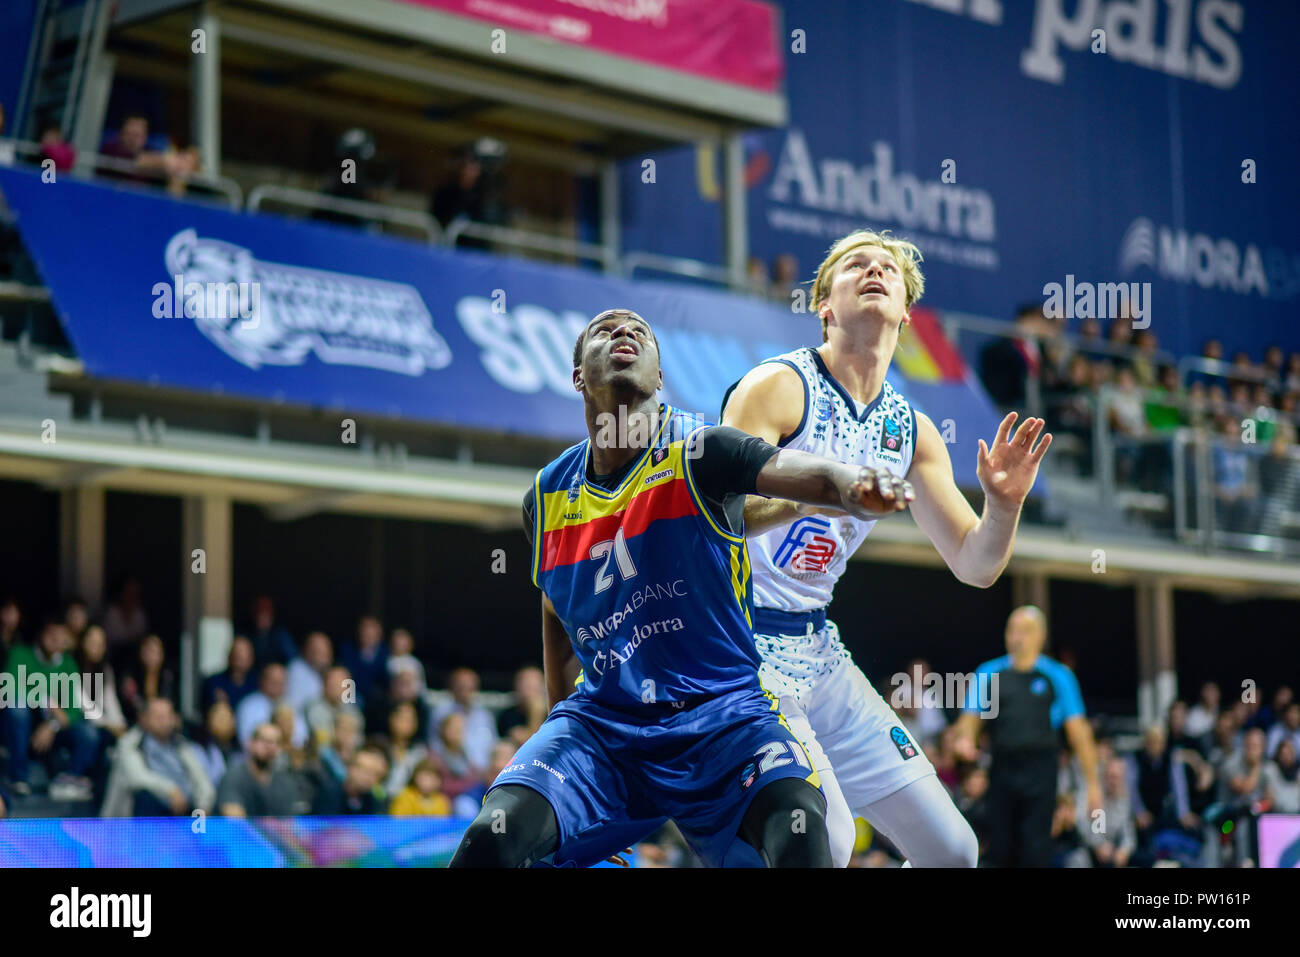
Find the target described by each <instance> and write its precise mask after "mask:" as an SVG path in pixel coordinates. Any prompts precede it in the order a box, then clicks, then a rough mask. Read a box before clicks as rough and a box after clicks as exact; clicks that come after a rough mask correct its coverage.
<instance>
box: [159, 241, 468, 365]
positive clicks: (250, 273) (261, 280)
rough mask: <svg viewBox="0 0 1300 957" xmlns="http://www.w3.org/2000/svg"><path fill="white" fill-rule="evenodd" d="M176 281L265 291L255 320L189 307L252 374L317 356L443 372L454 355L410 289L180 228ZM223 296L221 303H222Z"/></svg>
mask: <svg viewBox="0 0 1300 957" xmlns="http://www.w3.org/2000/svg"><path fill="white" fill-rule="evenodd" d="M163 258H164V259H165V261H166V263H167V272H168V275H170V276H184V278H185V288H189V286H190V284H191V283H195V284H198V285H200V286H202V287H204V288H211V289H216V288H218V287H226V288H228V287H229V285H230V284H235V285H236V286H237V287H238V286H240V284H243V283H251V284H252V287H253V288H257V289H259V290H260V299H259V301H258V302H257V303H256V316H255V319H256V321H255V322H249V321H247V317H241V316H240V315H239V310H238V302H237V301H236V302H235V303H234V304H233V305H234V308H232V307H231V306H232V304H231V303H230V302H229V301H226V302H224V303H222V304H221V305H219V306H218V308H216V309H215V310H213V309H209V308H203V309H197V308H196V309H190V308H188V307H187V308H186V310H185V314H186V315H187V316H189V317H191V318H193V319H194V324H195V325H196V326H197V327H198V329H199V331H200V332H202V333H203V334H204V335H205V336H207V337H208V338H209V339H210V340H212V342H214V343H215V344H216V345H217V346H218V347H219V348H220V349H221V350H222V351H223V352H225V353H226V354H227V355H229V356H230V357H231V358H232V359H234V360H235V361H237V362H240V363H243V364H244V365H246V366H248V367H249V368H250V369H259V368H261V367H262V366H263V365H281V366H289V365H301V364H302V363H303V362H305V361H306V359H307V356H308V355H312V354H314V355H315V356H316V358H317V359H319V360H320V361H321V362H327V363H330V364H331V365H353V366H365V367H367V368H372V369H383V370H386V371H388V372H400V373H402V374H404V375H412V376H415V375H422V374H423V373H425V372H426V371H428V370H430V369H442V368H445V367H446V366H447V365H448V364H449V363H450V362H451V358H452V356H451V349H450V348H449V347H448V345H447V343H446V341H444V340H443V338H442V336H440V335H439V334H438V332H437V331H436V330H435V329H434V328H433V317H432V316H431V315H430V314H429V310H428V308H427V307H426V306H425V304H424V300H423V299H422V298H421V297H420V293H419V292H418V291H417V290H416V288H415V287H414V286H411V285H407V284H406V283H398V282H387V281H385V280H380V279H367V278H366V277H364V276H353V275H349V274H347V273H341V272H329V271H327V270H323V269H308V268H306V267H303V266H289V265H285V264H283V263H273V262H266V261H264V260H259V259H256V258H254V256H253V254H252V252H251V251H250V250H248V249H245V248H244V247H242V246H237V245H235V244H234V243H228V242H224V241H222V240H219V239H201V238H200V237H199V236H198V235H197V234H196V233H195V231H194V230H193V229H184V230H181V231H180V232H178V233H177V234H176V235H174V236H173V237H172V238H171V240H170V241H168V243H167V250H166V253H165V254H164V257H163ZM223 298H224V297H223Z"/></svg>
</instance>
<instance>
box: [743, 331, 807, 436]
mask: <svg viewBox="0 0 1300 957" xmlns="http://www.w3.org/2000/svg"><path fill="white" fill-rule="evenodd" d="M801 351H802V350H801ZM797 355H798V353H795V352H790V353H785V354H784V355H779V356H773V357H772V358H770V359H764V360H763V361H762V362H760V363H759V364H758V365H756V366H754V368H752V369H750V370H749V371H748V372H746V373H745V374H744V375H743V376H741V378H740V379H739V380H738V381H737V382H735V383H733V384H732V386H731V387H730V388H729V389H727V391H726V394H725V395H724V396H723V397H722V410H723V413H724V418H725V413H726V411H727V410H728V409H729V408H730V409H731V411H732V413H733V415H734V414H737V413H740V414H752V413H753V411H754V410H761V411H762V413H763V415H764V416H765V417H766V416H770V415H772V414H774V413H775V414H777V415H778V416H779V417H780V418H781V421H780V422H779V423H777V424H778V425H780V426H781V431H782V433H783V434H784V433H788V432H789V431H791V429H792V428H793V427H794V424H795V423H796V422H800V421H802V415H803V413H804V412H805V407H806V406H807V404H808V379H807V375H808V372H807V371H805V370H804V369H802V368H801V367H800V364H799V362H798V361H796V357H797ZM787 418H788V419H789V421H785V420H786V419H787ZM794 431H797V429H794Z"/></svg>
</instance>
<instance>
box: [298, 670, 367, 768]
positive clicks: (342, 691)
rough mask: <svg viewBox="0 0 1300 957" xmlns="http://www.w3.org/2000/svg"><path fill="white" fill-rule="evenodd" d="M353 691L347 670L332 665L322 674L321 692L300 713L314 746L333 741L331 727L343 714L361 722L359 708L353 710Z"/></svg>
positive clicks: (355, 698)
mask: <svg viewBox="0 0 1300 957" xmlns="http://www.w3.org/2000/svg"><path fill="white" fill-rule="evenodd" d="M356 701H357V689H356V687H355V686H354V685H353V683H352V677H351V675H349V674H348V669H347V668H344V667H343V666H342V665H335V666H334V667H332V668H330V669H329V671H327V672H325V682H324V686H323V689H322V691H321V693H320V695H319V697H317V698H316V699H315V700H313V701H309V702H307V707H306V708H304V709H303V714H304V716H305V717H306V719H307V727H308V729H309V730H310V731H311V734H312V737H313V738H314V739H315V741H316V746H317V747H318V748H319V747H323V746H324V745H327V744H329V743H330V742H331V741H332V740H333V739H334V725H335V723H336V722H337V721H338V716H339V715H340V714H342V713H343V712H345V711H350V712H352V713H353V714H354V715H356V718H357V721H361V720H362V714H361V709H360V708H358V707H357V704H356Z"/></svg>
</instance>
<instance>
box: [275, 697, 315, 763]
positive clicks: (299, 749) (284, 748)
mask: <svg viewBox="0 0 1300 957" xmlns="http://www.w3.org/2000/svg"><path fill="white" fill-rule="evenodd" d="M271 723H272V724H273V725H275V726H276V727H277V728H279V729H280V740H281V741H287V742H289V743H288V744H284V745H281V747H280V764H281V766H282V767H286V768H288V769H289V770H291V771H294V772H295V773H297V772H301V771H303V770H305V769H306V767H307V765H308V764H309V763H310V760H309V757H308V754H307V744H308V742H309V741H310V738H309V736H308V735H307V734H306V733H304V731H303V729H304V727H305V724H306V723H305V722H304V721H303V719H302V713H301V712H299V711H298V709H297V708H295V707H294V706H293V705H291V704H289V702H288V701H279V702H276V704H275V707H273V708H272V709H271Z"/></svg>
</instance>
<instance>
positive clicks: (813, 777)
mask: <svg viewBox="0 0 1300 957" xmlns="http://www.w3.org/2000/svg"><path fill="white" fill-rule="evenodd" d="M758 686H759V687H760V688H762V689H763V697H764V698H766V699H767V700H768V701H769V702H770V703H771V705H772V710H773V711H775V712H776V720H777V721H779V722H780V723H781V727H783V728H785V729H786V730H787V731H789V732H790V737H792V738H794V740H795V743H797V744H798V745H799V750H800V751H802V752H803V756H804V764H805V766H806V767H809V768H811V769H812V773H811V774H806V775H804V780H805V781H807V782H808V783H809V784H811V785H812V786H813V787H815V788H820V787H821V786H822V776H821V775H820V774H818V773H817V765H815V764H813V759H812V755H811V754H809V753H808V749H807V748H805V747H804V746H803V742H802V741H800V740H799V735H797V734H795V733H794V729H793V728H791V727H790V723H789V722H788V721H786V720H785V715H783V714H782V713H781V700H780V699H779V698H778V697H777V696H776V695H774V694H772V692H770V691H768V690H767V686H766V685H764V684H763V678H762V676H761V675H760V676H759V679H758Z"/></svg>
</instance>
